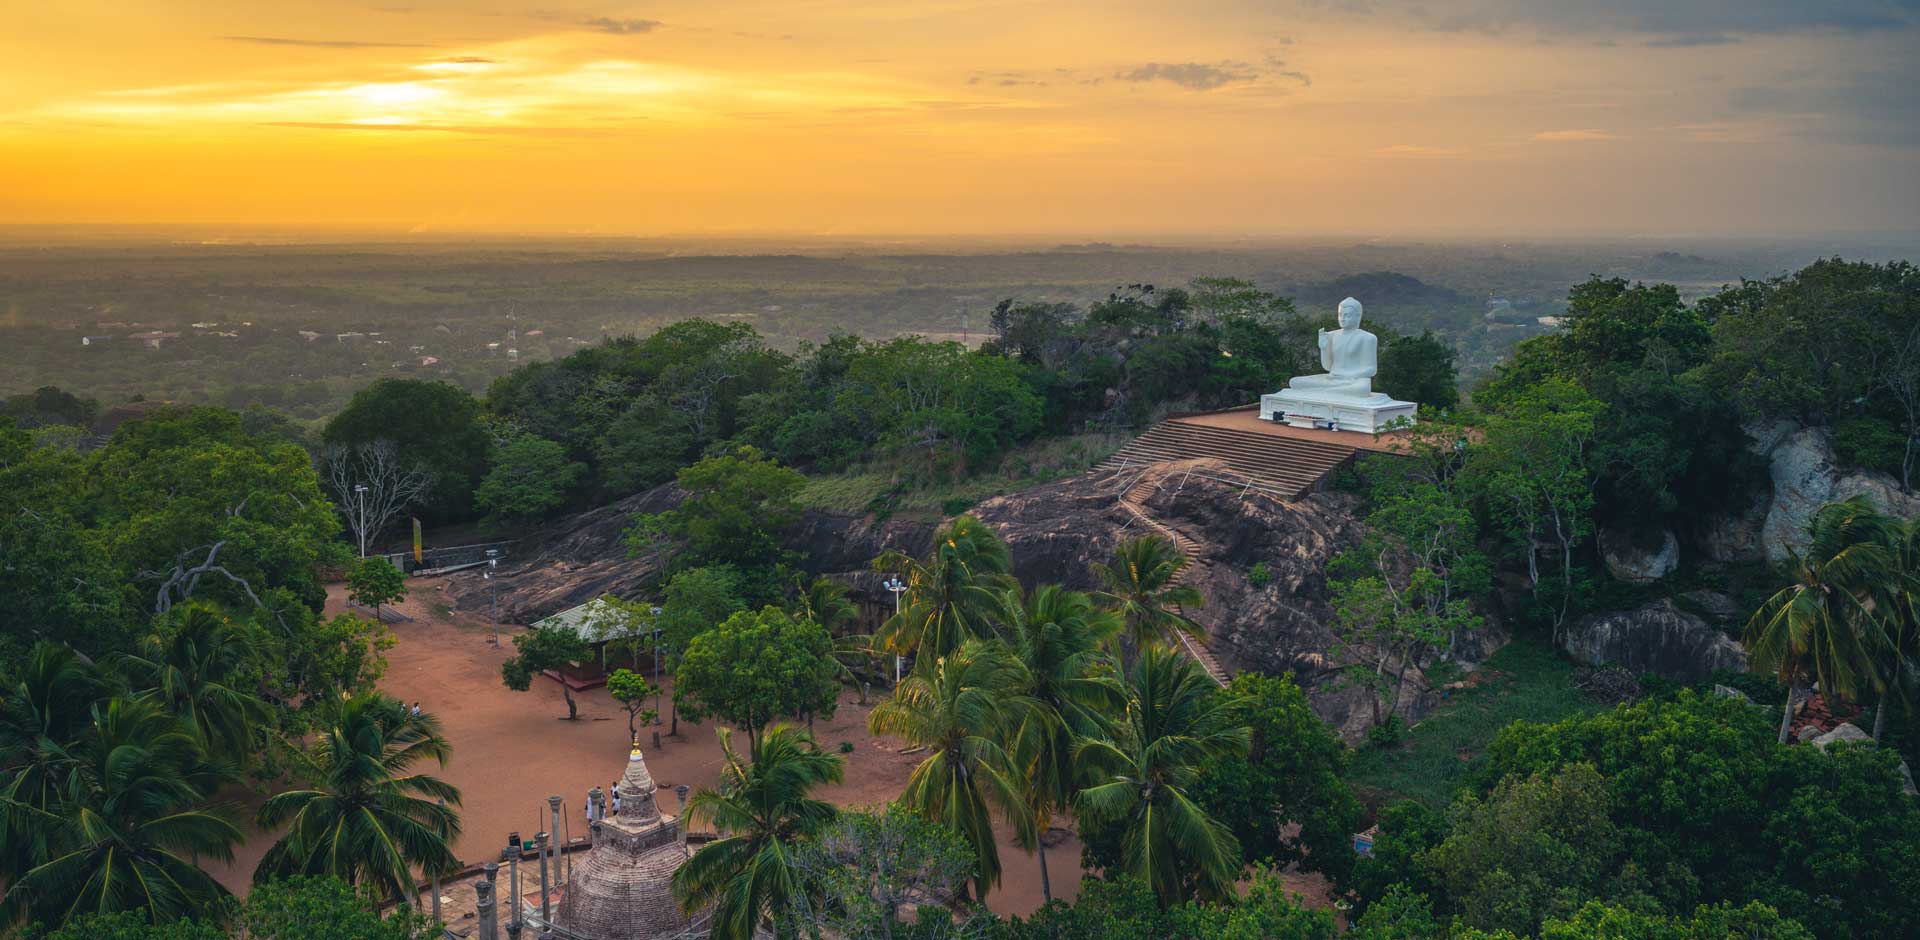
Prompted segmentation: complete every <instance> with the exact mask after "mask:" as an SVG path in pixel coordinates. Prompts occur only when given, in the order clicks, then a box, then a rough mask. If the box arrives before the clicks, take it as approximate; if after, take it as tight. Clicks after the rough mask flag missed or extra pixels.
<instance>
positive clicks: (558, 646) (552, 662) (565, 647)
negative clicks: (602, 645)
mask: <svg viewBox="0 0 1920 940" xmlns="http://www.w3.org/2000/svg"><path fill="white" fill-rule="evenodd" d="M513 649H514V655H513V656H512V657H511V658H509V659H508V660H507V661H506V662H503V663H501V664H500V677H501V678H502V679H504V680H505V681H506V684H507V688H509V689H512V690H514V691H515V692H525V691H527V690H528V689H530V688H532V687H533V677H534V676H536V675H539V674H540V673H543V672H547V671H549V670H552V671H555V672H560V671H561V670H564V669H566V667H567V666H568V665H570V664H573V663H584V662H586V661H587V660H588V659H590V658H592V656H593V651H592V650H590V649H588V648H587V641H586V640H583V639H581V638H580V634H579V633H578V632H576V631H574V630H572V629H570V628H568V627H539V628H536V629H533V630H528V631H527V632H525V633H522V634H519V635H517V636H515V637H514V638H513ZM559 681H560V695H561V697H562V698H565V699H566V701H567V720H568V721H572V720H574V719H576V718H579V717H580V704H579V703H578V702H575V701H574V700H573V686H570V685H568V684H567V682H566V679H565V675H564V673H562V678H561V679H560V680H559ZM675 694H676V695H677V694H679V693H677V692H676V693H675Z"/></svg>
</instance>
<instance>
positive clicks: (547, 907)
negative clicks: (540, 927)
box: [533, 832, 553, 923]
mask: <svg viewBox="0 0 1920 940" xmlns="http://www.w3.org/2000/svg"><path fill="white" fill-rule="evenodd" d="M533 839H534V843H535V845H536V846H537V848H538V849H539V852H540V920H541V921H543V922H545V923H552V922H553V921H552V917H553V901H552V900H550V899H549V898H548V894H550V893H551V892H552V888H550V887H548V885H549V882H548V881H547V843H549V842H552V841H553V834H552V833H550V832H543V833H540V834H539V835H537V836H534V837H533Z"/></svg>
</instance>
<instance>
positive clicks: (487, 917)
mask: <svg viewBox="0 0 1920 940" xmlns="http://www.w3.org/2000/svg"><path fill="white" fill-rule="evenodd" d="M485 870H486V873H487V880H485V881H480V882H476V883H475V884H474V886H473V894H474V898H475V901H474V905H473V908H474V913H475V916H477V917H479V918H480V940H499V937H500V918H499V915H498V914H496V913H495V912H494V909H493V907H494V900H493V879H494V878H496V877H498V876H499V874H500V863H499V862H488V863H487V864H486V867H485Z"/></svg>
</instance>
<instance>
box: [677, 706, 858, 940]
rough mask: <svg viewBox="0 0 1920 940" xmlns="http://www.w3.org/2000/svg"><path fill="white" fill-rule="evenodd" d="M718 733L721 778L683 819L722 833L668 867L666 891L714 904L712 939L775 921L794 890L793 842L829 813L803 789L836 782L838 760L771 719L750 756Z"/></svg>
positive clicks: (731, 937) (724, 732)
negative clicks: (677, 864)
mask: <svg viewBox="0 0 1920 940" xmlns="http://www.w3.org/2000/svg"><path fill="white" fill-rule="evenodd" d="M717 733H718V734H719V736H720V753H721V764H720V786H719V787H718V788H717V789H716V788H707V787H702V788H700V789H699V790H698V791H696V792H695V793H694V794H693V797H692V798H691V799H689V800H688V801H687V809H686V817H687V824H688V825H698V824H701V823H710V824H712V826H713V827H714V829H715V830H717V831H719V832H721V833H723V834H724V837H723V838H721V839H718V840H716V841H714V842H710V843H708V844H707V845H706V847H705V848H702V849H701V850H700V851H698V852H695V853H694V854H693V857H692V858H689V859H687V861H686V863H685V864H683V865H681V866H680V868H679V869H678V870H677V871H675V872H674V873H673V895H674V898H675V899H676V900H678V901H679V902H680V904H681V906H682V907H683V908H685V909H686V910H687V911H688V912H689V913H692V912H695V911H699V910H702V909H705V908H707V907H712V908H713V920H712V930H713V933H712V937H713V940H751V938H752V937H753V936H754V932H755V931H756V930H758V929H760V927H761V925H763V924H767V923H777V922H778V920H779V918H780V917H781V916H782V915H783V914H784V912H786V911H787V910H788V909H789V907H790V905H791V904H792V903H794V901H795V900H796V899H797V898H798V893H799V891H800V877H801V872H800V868H799V865H798V862H797V859H796V858H795V855H794V850H795V847H796V845H797V844H798V843H799V842H800V841H801V840H803V839H806V838H808V837H810V836H812V835H813V834H815V833H817V832H819V831H820V829H821V827H823V826H825V825H826V824H827V823H829V822H831V821H832V820H833V818H834V815H835V810H834V807H833V804H832V803H828V802H827V801H825V800H819V799H814V798H813V797H811V796H809V795H808V794H809V793H811V792H812V791H813V790H814V789H815V788H818V787H820V786H823V785H825V784H829V783H839V782H840V774H841V760H840V758H839V756H838V755H834V754H828V753H825V752H823V751H821V750H820V749H819V748H818V747H816V746H815V744H814V740H813V735H811V734H808V733H807V732H805V731H803V730H800V729H798V728H795V727H792V726H789V725H784V724H777V725H772V726H769V727H767V728H763V729H761V730H760V732H759V735H758V738H759V740H758V741H756V742H755V744H754V747H753V753H754V754H755V755H757V756H755V757H754V758H753V760H752V761H751V762H749V761H747V760H746V759H744V758H742V757H741V755H740V754H739V753H738V752H736V751H735V750H734V749H733V735H732V732H731V731H730V730H728V729H726V728H720V729H717Z"/></svg>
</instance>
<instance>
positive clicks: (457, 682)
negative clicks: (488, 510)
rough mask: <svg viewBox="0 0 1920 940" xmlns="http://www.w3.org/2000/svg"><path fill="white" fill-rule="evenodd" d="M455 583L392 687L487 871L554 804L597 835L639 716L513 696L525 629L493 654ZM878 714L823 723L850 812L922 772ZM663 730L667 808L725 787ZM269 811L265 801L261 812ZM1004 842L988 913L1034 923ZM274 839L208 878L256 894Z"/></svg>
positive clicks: (1070, 878)
mask: <svg viewBox="0 0 1920 940" xmlns="http://www.w3.org/2000/svg"><path fill="white" fill-rule="evenodd" d="M442 584H444V581H443V580H441V579H420V580H417V581H413V582H411V583H410V584H409V585H408V586H409V588H410V590H411V592H412V596H411V597H410V598H409V599H408V600H407V601H405V602H403V603H402V604H401V609H402V610H403V611H404V612H406V613H407V614H408V615H409V616H411V617H413V618H414V619H413V620H412V621H403V622H400V623H395V624H392V625H391V626H390V629H392V631H393V633H394V635H395V637H397V638H398V640H399V642H398V643H397V644H396V645H395V646H394V648H393V649H391V650H389V651H388V654H387V659H388V662H389V666H388V669H387V674H386V676H385V677H384V678H382V679H381V680H380V688H381V689H382V690H384V691H386V692H387V693H389V694H391V695H393V696H394V697H396V698H399V699H400V700H402V701H404V702H409V703H411V702H415V701H418V702H419V703H420V705H421V707H422V708H423V709H425V710H426V711H428V712H429V713H431V714H433V715H435V716H437V717H438V718H439V719H440V723H441V726H442V729H443V731H444V732H445V734H446V735H447V737H448V739H449V740H451V741H452V743H453V759H452V760H451V761H450V762H449V763H448V764H447V766H446V767H445V768H444V769H436V768H432V767H427V768H421V769H422V771H423V772H428V773H434V774H436V775H437V776H439V777H441V778H442V779H444V780H446V781H448V782H450V783H452V784H454V785H455V786H458V787H459V788H460V791H461V795H462V805H461V820H462V826H463V832H462V834H461V836H460V839H459V841H458V843H457V844H456V846H455V853H456V854H457V855H458V856H459V857H460V858H461V859H463V860H465V861H466V862H469V863H474V864H477V863H480V862H483V861H487V860H492V859H497V858H498V857H499V851H500V847H501V846H504V845H505V844H506V842H507V834H508V833H509V832H511V831H518V832H520V833H521V834H522V835H523V836H525V837H527V838H532V835H533V833H535V832H538V831H540V830H542V829H544V828H546V823H544V822H543V821H542V820H543V819H545V817H546V812H547V801H546V798H547V795H548V794H559V795H560V796H562V797H564V798H565V802H564V804H563V806H562V809H563V811H564V813H565V818H566V819H567V820H568V822H569V824H570V829H571V834H572V835H574V836H580V835H583V834H585V832H586V817H585V804H586V794H587V789H588V788H590V787H593V786H599V787H601V788H603V789H604V788H606V787H608V786H610V785H611V784H612V783H613V781H615V780H617V779H619V777H620V774H621V773H622V771H624V769H625V768H626V762H627V746H628V744H627V721H626V717H627V716H626V712H625V711H624V710H623V709H622V708H620V706H619V705H618V704H616V703H615V702H614V701H613V700H612V699H611V698H609V697H608V696H607V693H606V690H605V689H604V688H601V689H592V690H589V691H586V692H581V693H576V695H575V698H576V699H577V700H578V701H579V703H580V718H579V720H577V721H566V720H564V718H565V716H566V713H567V709H566V704H565V703H564V701H563V700H562V699H561V696H560V687H559V685H558V684H557V683H555V682H553V681H552V680H551V679H545V678H537V679H536V680H535V681H534V685H533V688H532V689H531V690H529V691H527V692H514V691H511V690H509V689H508V688H506V686H504V685H502V684H501V681H500V663H501V662H502V661H503V660H505V659H506V658H507V657H508V655H509V654H510V653H511V652H512V649H513V646H512V641H511V639H509V636H510V634H511V632H513V631H514V630H515V629H517V628H512V627H508V628H503V631H502V636H501V643H502V645H501V646H500V647H494V646H492V645H490V644H489V643H488V634H489V630H490V628H489V627H488V625H487V623H486V621H485V619H484V617H482V618H479V619H475V618H471V617H467V616H465V615H463V614H458V613H453V612H450V611H449V610H448V607H447V605H446V603H445V602H444V600H443V599H442V597H441V595H440V592H439V589H440V587H441V586H442ZM344 609H345V607H344V598H343V597H342V588H341V587H340V586H339V585H335V586H334V587H333V588H332V589H331V591H330V592H329V597H328V613H329V614H332V613H337V612H339V611H341V610H344ZM668 694H669V695H671V683H670V681H669V689H668ZM876 700H877V699H876ZM868 711H869V709H868V708H865V707H861V706H860V705H858V704H856V702H855V696H854V695H853V693H851V692H849V693H847V694H846V695H845V696H844V697H843V698H842V702H841V706H840V708H839V709H838V710H836V712H835V713H834V717H833V718H832V719H831V720H823V721H818V722H816V723H815V727H814V734H815V736H816V737H818V738H819V740H820V742H821V744H822V746H823V747H826V748H828V749H831V750H833V751H834V752H836V753H837V752H838V749H839V745H840V742H842V741H851V742H853V744H854V746H855V749H854V752H853V753H852V754H850V755H847V764H846V782H844V783H841V784H839V785H837V786H834V787H830V788H828V789H827V790H825V791H824V792H823V794H822V795H823V796H824V797H825V798H827V799H830V800H832V801H833V802H835V803H837V804H840V805H842V806H871V805H876V804H880V803H885V802H886V801H888V800H891V799H893V798H895V797H897V796H899V794H900V791H901V790H902V789H903V788H904V787H905V786H906V781H907V775H908V774H909V773H911V772H912V770H913V767H914V765H915V764H917V763H918V762H919V758H918V757H916V756H913V755H903V754H900V753H898V752H897V751H896V750H895V748H896V746H897V744H896V742H894V741H893V740H891V739H887V738H875V737H873V736H871V735H869V734H868V733H867V727H866V721H867V712H868ZM661 730H662V732H663V734H662V738H663V746H662V748H661V749H659V750H655V749H654V748H653V747H652V745H651V740H650V737H651V735H650V730H643V731H642V732H641V746H642V747H643V748H644V749H645V750H646V755H647V767H648V769H649V770H650V771H652V773H653V777H654V780H655V781H657V782H658V783H659V785H660V793H659V800H660V806H661V809H662V810H663V811H666V812H669V813H671V812H674V811H675V799H674V796H673V793H672V790H673V787H674V786H676V785H679V784H686V785H688V786H690V787H694V788H696V789H697V788H699V787H702V786H709V785H712V784H713V783H714V782H715V780H716V778H717V776H718V773H719V770H718V767H719V760H720V746H719V743H718V741H717V740H716V739H715V737H714V732H713V727H712V726H711V725H707V726H699V725H691V724H688V723H686V722H681V725H680V732H681V737H679V738H668V737H665V735H664V731H665V728H664V726H662V728H661ZM257 805H258V800H257V799H255V800H253V801H252V803H251V805H249V806H248V807H247V810H248V811H249V812H250V811H251V810H252V809H253V808H254V807H255V806H257ZM1001 835H1002V839H1003V844H1002V846H1001V849H1000V858H1001V862H1002V864H1003V865H1004V867H1005V873H1004V875H1003V878H1002V883H1001V886H1000V888H999V889H998V890H996V891H994V892H992V893H991V894H989V895H988V897H987V901H988V906H989V907H991V908H992V909H993V910H994V911H996V912H999V913H1001V914H1022V915H1024V914H1027V913H1030V912H1031V911H1033V910H1034V909H1035V908H1038V907H1039V906H1040V904H1041V900H1042V899H1041V893H1040V870H1039V865H1038V863H1037V862H1036V861H1035V859H1034V858H1033V857H1032V856H1029V855H1028V854H1026V853H1025V852H1023V851H1021V850H1020V849H1019V848H1017V847H1015V846H1014V845H1012V844H1011V843H1008V842H1006V841H1005V836H1006V833H1005V832H1004V830H1003V831H1002V833H1001ZM1056 835H1060V836H1064V839H1063V840H1062V841H1061V842H1060V843H1059V844H1057V845H1051V846H1050V847H1049V848H1048V850H1047V858H1048V861H1049V865H1048V873H1049V874H1050V875H1051V876H1052V881H1053V891H1054V894H1055V895H1056V896H1057V897H1063V898H1071V897H1073V896H1074V895H1075V894H1076V893H1077V892H1078V891H1079V885H1080V865H1079V859H1080V843H1079V841H1078V840H1077V839H1075V838H1073V837H1072V835H1071V834H1068V833H1056ZM271 842H272V838H271V837H270V836H268V835H264V834H259V833H254V834H253V835H252V837H251V838H250V839H249V840H248V841H247V842H246V843H245V844H243V845H241V846H240V847H239V848H238V849H237V850H236V858H235V859H234V861H233V863H232V864H230V865H225V866H220V865H213V864H209V865H208V868H209V870H211V871H213V872H214V873H215V874H216V875H217V876H218V877H219V878H220V880H221V881H222V882H223V883H224V884H226V885H227V886H228V887H229V888H231V889H233V890H235V891H244V890H245V889H246V886H247V884H248V880H249V878H250V877H251V876H252V873H253V869H254V866H255V865H256V864H257V863H258V862H259V860H260V857H261V856H262V855H263V854H265V852H266V850H267V847H268V846H269V845H270V844H271ZM522 874H523V876H524V875H525V873H524V872H523V873H522ZM502 877H504V875H503V876H502ZM463 890H464V889H463ZM467 893H469V894H470V891H469V892H467Z"/></svg>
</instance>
